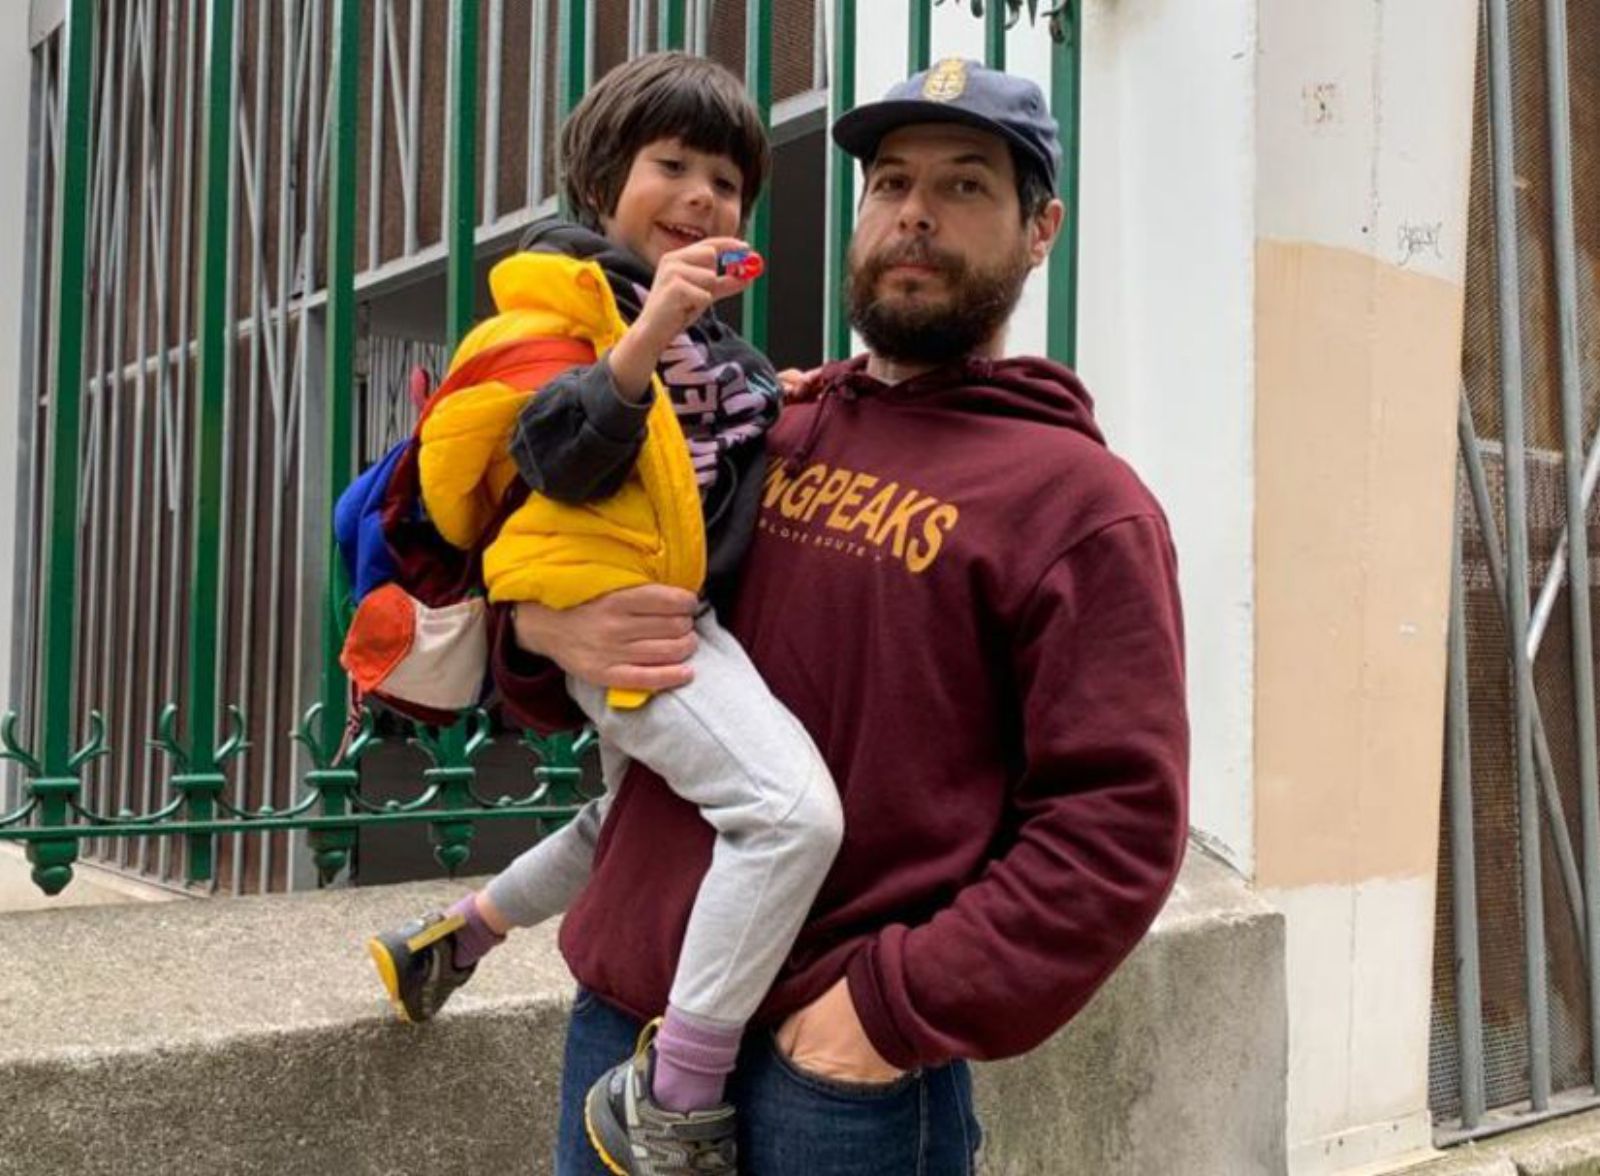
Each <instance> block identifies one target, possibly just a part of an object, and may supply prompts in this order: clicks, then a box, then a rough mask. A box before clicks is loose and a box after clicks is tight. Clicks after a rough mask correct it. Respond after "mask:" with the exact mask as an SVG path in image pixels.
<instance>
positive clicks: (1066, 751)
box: [496, 359, 1189, 1068]
mask: <svg viewBox="0 0 1600 1176" xmlns="http://www.w3.org/2000/svg"><path fill="white" fill-rule="evenodd" d="M823 387H824V391H823V393H822V395H821V397H820V398H819V400H817V401H816V402H813V403H809V404H804V405H799V406H795V407H792V408H790V409H788V410H786V411H785V413H784V415H783V417H782V419H781V420H780V421H779V423H778V425H777V427H776V428H775V429H774V431H773V432H772V434H771V450H772V458H771V463H770V465H769V467H768V472H767V481H766V488H765V494H764V495H763V498H762V506H761V512H760V515H759V518H758V522H757V532H756V536H755V539H754V541H753V543H752V544H751V547H750V551H749V554H748V556H747V557H746V561H745V565H744V570H743V576H742V580H741V582H740V587H739V593H738V600H737V604H736V606H735V608H734V611H733V614H732V616H731V617H727V618H724V619H725V621H726V622H727V623H728V627H729V628H730V629H731V631H732V632H733V633H734V634H735V635H736V636H737V637H738V638H739V640H740V641H741V642H742V643H743V644H744V647H745V648H746V649H747V650H748V651H749V653H750V656H751V658H752V660H753V661H754V662H755V665H756V667H757V668H758V669H759V670H760V671H761V673H762V674H763V676H764V677H765V678H766V681H767V683H768V685H769V686H770V687H771V688H772V691H773V693H774V694H776V695H777V697H778V698H779V699H781V700H782V701H783V702H784V704H785V705H787V706H788V707H789V708H790V710H792V711H793V712H794V714H795V715H796V716H797V717H798V718H799V719H800V721H801V722H802V723H803V724H804V725H805V727H806V729H807V730H809V731H810V732H811V734H812V736H813V737H814V738H815V739H816V742H817V745H818V747H820V748H821V750H822V754H823V755H824V757H825V758H826V759H827V761H828V764H829V766H830V767H831V768H832V770H833V774H834V778H835V779H836V781H837V782H838V785H839V792H840V795H841V797H842V799H843V802H844V817H845V837H844V845H843V848H842V849H841V851H840V853H839V857H838V859H837V861H836V862H835V864H834V867H833V870H832V872H831V873H830V874H829V876H828V879H827V881H826V883H825V884H824V885H823V888H822V892H821V894H820V895H819V896H818V897H817V901H816V905H815V906H814V907H813V909H812V912H811V915H810V917H809V919H808V920H807V923H806V925H805V928H804V929H803V930H802V931H801V934H800V937H799V940H798V942H797V943H796V945H795V948H794V951H793V953H792V955H791V956H790V958H789V961H788V963H787V964H786V965H785V967H784V970H783V972H782V974H781V975H780V977H779V979H778V982H777V984H776V985H775V986H774V988H773V990H772V992H771V993H770V994H769V996H768V998H767V1001H766V1002H765V1004H764V1005H763V1006H762V1009H761V1012H760V1013H759V1014H758V1017H757V1019H758V1021H760V1022H762V1023H769V1024H770V1023H775V1022H776V1021H778V1020H779V1019H781V1018H782V1017H783V1016H785V1015H786V1014H788V1013H789V1012H792V1011H793V1010H795V1009H797V1008H799V1007H800V1006H802V1005H804V1004H806V1003H807V1002H809V1001H811V1000H813V999H815V998H816V997H817V996H819V995H820V994H821V993H822V992H823V991H825V990H826V989H827V988H828V987H829V986H831V985H832V984H833V983H834V982H835V981H836V980H837V979H838V978H839V977H840V976H841V975H845V976H848V977H849V987H850V995H851V997H852V999H853V1000H854V1003H855V1005H856V1008H857V1010H858V1012H859V1014H860V1016H861V1020H862V1023H863V1025H864V1026H865V1028H866V1032H867V1035H868V1037H869V1038H870V1039H871V1041H872V1043H873V1045H874V1046H875V1047H876V1048H877V1050H878V1052H879V1053H880V1054H882V1055H883V1057H884V1058H885V1059H887V1060H888V1061H889V1062H890V1063H892V1064H894V1065H896V1066H900V1067H905V1068H910V1067H913V1066H919V1065H932V1064H937V1063H939V1062H943V1061H945V1060H947V1059H949V1058H952V1057H964V1058H997V1057H1005V1056H1008V1055H1012V1054H1017V1053H1021V1052H1023V1051H1024V1050H1027V1049H1030V1048H1031V1047H1033V1046H1034V1045H1037V1044H1038V1043H1039V1042H1041V1041H1043V1040H1044V1039H1045V1038H1046V1037H1048V1036H1049V1035H1050V1034H1051V1033H1053V1032H1054V1031H1055V1030H1056V1029H1057V1028H1059V1027H1060V1026H1061V1025H1062V1024H1064V1023H1065V1022H1066V1021H1067V1020H1068V1019H1069V1018H1070V1017H1072V1016H1073V1014H1074V1013H1076V1012H1077V1011H1078V1010H1079V1009H1080V1008H1081V1007H1082V1006H1083V1004H1084V1003H1085V1002H1086V1001H1087V1000H1088V999H1089V997H1090V996H1091V995H1092V994H1093V993H1094V991H1095V990H1096V989H1097V988H1098V987H1099V986H1100V984H1101V983H1103V982H1104V980H1105V979H1106V977H1107V976H1108V975H1109V974H1110V973H1111V971H1112V970H1113V969H1114V968H1115V967H1116V966H1117V964H1118V963H1120V962H1121V961H1122V959H1123V958H1124V957H1125V956H1126V955H1127V953H1128V952H1129V950H1130V949H1131V948H1132V947H1133V945H1134V944H1135V943H1136V942H1138V940H1139V938H1140V937H1141V936H1142V935H1143V934H1144V933H1145V931H1146V929H1147V928H1148V927H1149V925H1150V922H1151V920H1152V919H1153V918H1154V917H1155V914H1156V912H1157V910H1158V909H1159V908H1160V906H1161V904H1162V902H1163V900H1164V899H1165V897H1166V894H1167V892H1168V890H1169V889H1170V888H1171V886H1172V882H1173V879H1174V878H1175V877H1176V875H1177V871H1178V865H1179V862H1180V861H1181V859H1182V857H1183V848H1184V842H1185V834H1186V831H1187V817H1186V809H1187V778H1188V744H1189V740H1188V724H1187V719H1186V715H1185V709H1184V681H1183V636H1182V628H1181V626H1182V621H1181V618H1180V613H1179V603H1178V591H1177V576H1176V567H1175V563H1174V555H1173V550H1172V544H1171V540H1170V538H1169V535H1168V532H1167V526H1166V522H1165V520H1164V518H1163V516H1162V513H1161V508H1160V506H1159V505H1158V504H1157V503H1156V501H1155V499H1154V498H1153V497H1152V496H1151V495H1150V493H1149V491H1148V490H1146V489H1145V487H1144V486H1143V485H1142V484H1141V483H1140V482H1139V480H1138V478H1137V477H1135V475H1134V474H1133V472H1132V471H1131V470H1130V469H1129V468H1128V467H1127V466H1126V465H1124V464H1123V463H1122V462H1121V461H1120V460H1119V459H1117V458H1116V457H1114V456H1112V455H1111V454H1110V453H1109V452H1108V451H1107V450H1106V448H1105V445H1104V442H1103V440H1102V438H1101V436H1100V432H1099V430H1098V429H1097V428H1096V427H1095V424H1094V419H1093V414H1092V409H1091V403H1090V399H1089V396H1088V394H1087V392H1085V391H1084V389H1083V387H1082V385H1081V384H1080V383H1079V382H1078V380H1077V378H1076V377H1075V376H1074V375H1073V374H1072V373H1071V372H1069V371H1068V370H1066V369H1065V368H1063V367H1060V366H1058V365H1056V364H1053V363H1049V362H1047V361H1044V360H1039V359H1017V360H1006V361H1001V362H994V363H991V362H987V361H980V360H968V361H966V362H964V363H959V364H954V365H951V366H948V367H945V368H942V369H939V370H937V371H934V372H930V373H928V374H927V375H924V376H921V377H918V378H916V379H913V380H909V381H906V382H905V383H902V384H898V385H894V386H892V387H891V386H887V385H884V384H882V383H880V382H878V381H877V380H874V379H872V378H871V377H869V376H868V375H866V373H865V370H864V362H863V361H862V360H860V359H857V360H855V361H852V362H850V363H847V364H840V365H836V366H834V367H832V368H829V369H828V370H827V371H826V372H825V373H824V384H823ZM507 629H508V627H507ZM508 640H509V633H508V632H507V631H505V630H503V631H502V632H501V634H500V641H499V642H498V643H497V644H498V646H499V648H498V650H497V654H498V656H497V658H496V661H497V669H498V670H499V672H500V678H501V684H502V687H503V688H504V689H505V691H506V694H507V698H508V703H509V705H510V708H511V710H512V713H513V715H514V716H517V717H521V718H522V719H524V720H525V721H528V722H530V723H532V724H533V725H550V724H551V723H555V724H560V723H562V722H564V721H565V720H566V719H567V717H568V715H569V712H567V711H565V710H564V709H563V708H562V707H561V706H560V705H559V700H556V699H553V698H552V693H551V691H550V690H549V686H550V683H551V681H552V679H553V675H544V676H542V677H541V676H533V677H522V676H521V675H520V674H519V673H518V666H517V663H518V661H519V659H518V658H516V657H515V655H514V654H511V653H509V652H508V650H507V647H506V642H507V641H508ZM711 844H712V832H711V829H710V827H709V826H708V825H706V824H705V822H704V821H702V820H701V819H700V817H699V815H698V813H697V812H696V810H695V808H694V806H692V805H690V804H688V803H687V802H685V801H683V800H681V799H679V798H678V797H677V796H675V795H674V794H673V793H672V792H670V791H669V790H668V789H667V787H666V785H665V784H663V783H662V781H661V779H660V778H659V777H658V776H656V775H655V774H654V773H652V772H650V771H649V770H648V769H646V768H644V767H643V766H641V765H635V766H634V769H633V771H632V772H631V773H630V775H629V776H628V778H627V780H626V782H625V784H624V785H623V787H622V788H621V789H620V791H619V793H618V795H617V797H616V799H615V801H614V803H613V806H612V809H611V813H610V815H609V817H608V819H607V821H606V823H605V825H604V827H603V829H602V831H601V834H600V841H599V845H598V848H597V852H596V858H595V863H594V873H593V876H592V879H591V881H590V884H589V886H588V888H587V889H586V890H585V891H584V893H583V894H582V896H581V897H580V898H579V899H578V901H577V903H576V904H575V905H574V906H573V908H572V910H571V911H570V912H569V913H568V915H567V917H566V920H565V922H564V923H563V924H562V928H561V948H562V951H563V953H564V954H565V956H566V958H567V962H568V964H569V965H570V966H571V968H572V971H573V973H574V975H576V977H577V978H578V980H579V982H580V983H582V984H583V985H584V986H585V987H587V988H590V989H592V990H593V991H595V992H596V993H597V994H598V995H600V996H601V997H602V998H604V999H605V1000H607V1001H609V1002H610V1003H612V1004H615V1005H617V1006H618V1007H620V1008H622V1009H625V1010H627V1011H628V1012H630V1013H632V1014H634V1015H636V1016H638V1017H641V1018H644V1017H650V1016H655V1015H657V1014H659V1013H660V1012H661V1010H662V1009H663V1008H665V1007H666V1002H667V993H668V990H669V989H670V988H671V984H672V977H673V971H674V968H675V965H676V962H677V956H678V948H679V945H680V943H681V942H682V939H683V931H684V927H685V926H686V924H687V921H688V918H689V912H690V908H691V907H692V905H693V903H694V898H695V893H696V889H697V888H698V886H699V883H700V879H701V876H702V875H703V874H704V872H705V869H706V865H707V863H708V862H709V860H710V851H711Z"/></svg>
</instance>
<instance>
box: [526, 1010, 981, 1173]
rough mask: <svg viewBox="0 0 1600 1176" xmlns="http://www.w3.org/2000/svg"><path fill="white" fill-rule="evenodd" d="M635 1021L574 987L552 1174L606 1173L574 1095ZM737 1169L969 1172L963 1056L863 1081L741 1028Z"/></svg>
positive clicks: (579, 1097) (627, 1040) (622, 1048)
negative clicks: (809, 1063) (833, 1072)
mask: <svg viewBox="0 0 1600 1176" xmlns="http://www.w3.org/2000/svg"><path fill="white" fill-rule="evenodd" d="M639 1028H640V1026H639V1023H638V1022H637V1021H635V1020H633V1019H632V1018H630V1017H627V1016H624V1015H623V1014H622V1013H619V1012H617V1011H616V1010H615V1009H613V1008H611V1007H610V1006H609V1005H607V1004H605V1003H604V1002H603V1001H601V1000H598V999H597V998H596V997H595V996H594V995H593V994H592V993H589V992H586V991H584V990H582V989H580V990H579V992H578V997H577V1000H576V1001H575V1002H574V1003H573V1006H572V1018H571V1020H570V1021H569V1022H568V1026H567V1047H566V1057H565V1060H564V1062H563V1065H562V1071H561V1126H560V1131H559V1134H558V1136H557V1140H556V1176H608V1174H607V1172H606V1169H605V1166H604V1165H603V1164H601V1162H600V1159H599V1157H598V1156H596V1155H595V1153H594V1149H593V1148H592V1147H590V1145H589V1141H588V1139H587V1138H586V1137H585V1134H584V1129H583V1099H584V1095H585V1094H587V1093H588V1090H589V1087H590V1086H592V1085H593V1084H594V1082H595V1081H596V1079H598V1078H599V1077H600V1075H601V1074H603V1073H605V1072H606V1071H607V1070H609V1069H610V1068H611V1067H612V1066H614V1065H616V1064H617V1063H618V1062H620V1061H622V1060H623V1059H624V1058H626V1057H627V1056H628V1055H629V1054H631V1053H632V1052H633V1048H634V1042H635V1039H636V1038H637V1037H638V1034H639ZM728 1098H729V1101H730V1102H732V1103H733V1104H734V1105H735V1106H737V1107H738V1108H739V1171H740V1173H741V1174H742V1176H902V1174H903V1176H971V1174H972V1173H973V1171H974V1170H975V1169H974V1156H975V1155H976V1154H977V1150H978V1142H979V1140H980V1138H981V1134H980V1132H979V1129H978V1120H977V1117H976V1116H975V1115H974V1114H973V1109H972V1077H971V1073H970V1071H969V1070H968V1068H967V1064H966V1063H965V1062H952V1063H950V1064H949V1065H944V1066H939V1067H936V1068H934V1069H928V1070H915V1071H912V1072H911V1073H909V1074H907V1075H905V1076H904V1077H903V1078H899V1079H896V1080H895V1081H894V1082H891V1083H888V1084H887V1085H871V1086H862V1085H856V1084H853V1083H849V1084H847V1083H841V1082H835V1081H833V1080H831V1079H827V1078H819V1077H816V1076H814V1075H811V1074H807V1073H804V1072H803V1071H801V1070H799V1069H796V1068H795V1066H794V1064H793V1063H792V1062H790V1061H789V1060H788V1059H787V1058H785V1057H783V1056H782V1055H781V1054H780V1053H779V1052H778V1050H777V1048H776V1046H775V1045H774V1044H773V1040H772V1035H771V1033H769V1032H766V1031H764V1030H760V1029H752V1030H751V1031H750V1032H749V1033H748V1034H746V1035H745V1043H744V1048H743V1049H742V1050H741V1051H740V1053H739V1065H738V1068H737V1069H736V1070H735V1071H734V1074H733V1077H732V1079H731V1081H730V1082H729V1085H728Z"/></svg>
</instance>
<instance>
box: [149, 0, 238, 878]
mask: <svg viewBox="0 0 1600 1176" xmlns="http://www.w3.org/2000/svg"><path fill="white" fill-rule="evenodd" d="M187 12H188V19H187V20H186V22H185V33H184V47H183V77H184V84H183V92H184V100H183V152H182V155H183V178H182V183H181V184H180V187H179V191H180V192H181V193H182V194H181V196H180V197H179V211H178V223H179V225H180V226H181V228H180V235H181V238H182V239H181V240H180V242H179V244H178V335H177V337H178V339H179V341H180V349H181V350H180V359H179V361H178V388H177V395H176V396H175V398H174V401H173V421H172V456H171V463H172V469H171V474H170V484H169V494H170V495H171V499H170V501H171V506H170V515H171V519H172V542H171V544H170V545H169V546H168V549H167V583H168V585H169V591H168V593H167V618H166V624H165V625H164V626H163V627H164V629H165V630H166V634H167V639H166V649H165V654H164V670H165V674H164V677H163V680H162V684H163V689H162V698H163V699H164V700H172V699H175V698H176V697H177V695H178V675H179V673H180V667H179V664H178V663H179V657H178V641H179V633H180V632H181V630H182V609H183V607H184V606H185V605H187V603H188V602H187V601H186V600H185V599H184V598H183V593H181V592H180V591H179V590H178V586H179V585H180V584H181V583H183V569H184V567H185V564H186V562H187V561H186V559H185V551H184V548H185V541H186V540H187V539H189V538H190V537H191V536H192V535H193V533H194V532H193V520H192V519H189V518H187V514H188V512H187V511H185V510H184V509H183V508H182V504H181V497H182V492H183V484H184V482H185V480H186V472H187V467H186V465H185V461H186V459H187V456H188V455H187V454H186V453H185V452H184V446H183V441H184V436H185V434H186V432H187V422H188V420H189V399H190V397H191V396H192V395H194V394H195V393H194V391H193V390H194V389H196V388H198V387H199V382H198V378H199V372H198V355H199V347H198V345H196V346H195V347H194V349H193V351H192V352H191V345H190V338H191V335H193V333H194V332H193V331H192V330H191V329H190V327H191V322H192V321H193V320H192V318H191V315H192V314H194V313H196V312H197V308H196V307H195V305H194V304H195V299H196V293H197V292H196V290H195V286H196V282H195V280H194V279H195V275H194V268H195V267H194V264H193V262H194V250H195V245H196V244H197V242H196V239H195V236H196V235H195V228H196V226H195V224H194V208H195V185H194V178H195V165H196V162H197V160H198V158H199V155H200V149H199V141H198V139H199V133H200V132H199V125H200V124H199V119H198V117H197V116H198V115H199V114H200V113H201V103H200V85H199V82H198V76H199V72H200V64H199V60H200V50H199V44H200V0H189V3H188V8H187ZM232 170H233V169H231V168H230V169H229V171H230V173H231V172H232ZM196 344H198V340H196ZM191 354H192V355H193V356H194V357H195V366H196V369H197V370H195V371H194V372H191V371H190V357H191ZM186 528H187V531H186ZM158 787H160V786H159V785H158V782H157V780H156V774H155V773H154V772H152V773H151V774H150V775H148V776H146V777H145V784H144V798H143V804H144V810H145V811H147V812H148V811H149V810H150V809H151V808H152V807H153V806H154V803H155V799H156V797H157V795H158V791H157V790H158ZM159 841H160V844H159V847H157V848H156V850H155V857H156V870H157V872H158V873H159V875H160V876H161V877H163V878H165V877H166V876H167V863H168V859H169V857H170V855H171V839H170V838H167V837H163V838H160V839H159ZM151 849H152V845H151V839H150V838H142V839H141V840H140V842H139V868H140V870H141V871H146V870H148V869H149V868H150V856H151Z"/></svg>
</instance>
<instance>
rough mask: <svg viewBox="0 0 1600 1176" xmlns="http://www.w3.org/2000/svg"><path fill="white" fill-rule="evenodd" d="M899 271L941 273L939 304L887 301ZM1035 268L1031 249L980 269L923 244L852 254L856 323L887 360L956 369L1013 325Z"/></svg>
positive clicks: (848, 289)
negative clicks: (887, 288)
mask: <svg viewBox="0 0 1600 1176" xmlns="http://www.w3.org/2000/svg"><path fill="white" fill-rule="evenodd" d="M897 265H918V266H927V267H929V268H931V269H934V270H936V271H938V276H939V277H940V278H941V279H942V280H943V282H944V285H945V293H944V296H942V297H939V298H937V300H935V301H923V300H920V299H918V298H917V297H916V296H915V295H913V296H910V297H907V296H904V295H901V296H887V297H879V295H878V293H877V290H878V282H879V280H880V279H881V278H882V276H883V275H884V273H886V272H887V271H888V270H889V269H890V268H892V267H893V266H897ZM1031 269H1032V265H1031V262H1030V259H1029V258H1028V255H1027V253H1026V251H1024V250H1022V249H1020V248H1019V249H1018V250H1017V252H1016V253H1015V254H1014V255H1013V256H1012V257H1011V258H1009V259H1003V260H1001V261H1000V262H998V263H996V264H995V265H994V266H993V267H982V268H980V267H977V266H973V265H971V264H969V263H968V262H967V260H966V259H965V258H963V257H961V256H959V255H957V254H953V253H948V252H946V251H944V250H942V249H936V248H934V247H933V246H932V245H929V244H928V243H927V242H926V241H924V240H922V239H920V238H919V239H915V240H911V241H907V242H906V243H905V244H903V245H897V246H889V247H887V248H884V249H880V250H879V251H878V252H877V253H875V254H873V255H872V256H870V257H863V258H858V257H856V256H855V254H854V253H852V254H851V257H850V272H849V274H848V276H847V278H846V281H845V298H846V303H847V305H848V307H849V311H850V325H851V326H853V327H854V328H855V329H856V330H857V331H858V332H860V334H861V337H862V338H863V339H865V340H866V342H867V347H868V348H869V349H871V351H872V353H873V354H874V355H876V356H879V357H880V358H883V359H887V360H892V361H895V362H898V363H919V364H923V363H925V364H945V363H950V362H952V361H954V360H957V359H961V358H963V357H964V356H967V355H971V354H972V353H973V352H975V351H977V350H978V348H980V347H981V346H982V345H983V344H984V343H986V342H988V341H989V339H990V338H991V337H992V336H994V334H995V333H996V332H998V331H999V330H1000V329H1001V328H1002V327H1004V326H1005V324H1006V322H1007V320H1009V319H1010V318H1011V312H1012V311H1013V310H1015V309H1016V306H1017V300H1018V299H1019V298H1021V297H1022V287H1023V284H1024V283H1025V282H1026V281H1027V277H1028V272H1029V271H1030V270H1031Z"/></svg>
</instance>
